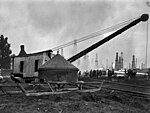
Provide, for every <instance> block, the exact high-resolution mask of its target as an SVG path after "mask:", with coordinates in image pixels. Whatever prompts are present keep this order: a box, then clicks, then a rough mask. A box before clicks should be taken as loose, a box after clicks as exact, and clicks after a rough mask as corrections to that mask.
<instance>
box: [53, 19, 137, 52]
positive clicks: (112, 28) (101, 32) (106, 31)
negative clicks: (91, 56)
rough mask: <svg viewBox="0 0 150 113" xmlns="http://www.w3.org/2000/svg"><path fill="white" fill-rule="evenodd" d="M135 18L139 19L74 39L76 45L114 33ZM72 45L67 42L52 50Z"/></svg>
mask: <svg viewBox="0 0 150 113" xmlns="http://www.w3.org/2000/svg"><path fill="white" fill-rule="evenodd" d="M137 18H139V17H135V18H132V19H130V20H127V21H124V22H122V23H119V24H116V25H114V26H111V27H109V28H106V29H103V30H99V31H97V32H94V33H91V34H89V35H86V36H84V37H81V38H79V39H76V43H79V42H82V41H86V40H88V39H91V38H95V37H97V36H100V35H103V34H105V33H108V32H111V31H114V30H116V29H117V28H119V27H121V26H125V25H127V24H128V23H130V22H131V21H133V20H134V19H137ZM73 44H74V40H73V41H71V42H68V43H66V44H63V45H60V46H57V47H55V48H52V50H53V51H55V50H58V49H62V48H65V47H68V46H71V45H73Z"/></svg>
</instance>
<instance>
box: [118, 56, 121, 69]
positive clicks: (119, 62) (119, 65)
mask: <svg viewBox="0 0 150 113" xmlns="http://www.w3.org/2000/svg"><path fill="white" fill-rule="evenodd" d="M118 69H119V70H120V69H121V56H119V61H118Z"/></svg>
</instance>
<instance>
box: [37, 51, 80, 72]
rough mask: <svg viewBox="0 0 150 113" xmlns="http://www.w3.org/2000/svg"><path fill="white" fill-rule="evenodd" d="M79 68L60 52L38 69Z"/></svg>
mask: <svg viewBox="0 0 150 113" xmlns="http://www.w3.org/2000/svg"><path fill="white" fill-rule="evenodd" d="M47 69H48V70H79V69H78V68H77V67H75V66H74V65H73V64H71V63H70V62H69V61H67V60H66V59H65V58H64V57H63V56H61V55H60V54H56V55H55V56H54V57H53V58H52V59H50V60H49V61H47V62H46V63H45V64H43V65H42V66H41V67H40V68H39V70H47Z"/></svg>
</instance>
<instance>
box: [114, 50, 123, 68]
mask: <svg viewBox="0 0 150 113" xmlns="http://www.w3.org/2000/svg"><path fill="white" fill-rule="evenodd" d="M123 68H124V67H123V52H121V56H118V52H116V59H115V70H121V69H123Z"/></svg>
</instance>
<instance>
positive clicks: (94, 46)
mask: <svg viewBox="0 0 150 113" xmlns="http://www.w3.org/2000/svg"><path fill="white" fill-rule="evenodd" d="M148 18H149V15H148V14H142V15H141V17H140V18H138V19H136V20H134V21H132V22H131V23H129V24H128V25H126V26H124V27H123V28H121V29H119V30H117V31H116V32H114V33H112V34H111V35H109V36H107V37H105V38H104V39H102V40H100V41H99V42H97V43H95V44H93V45H92V46H90V47H88V48H86V49H85V50H83V51H81V52H79V53H77V54H76V55H74V56H72V57H71V58H69V59H68V61H69V62H74V61H75V60H77V59H79V58H80V57H82V56H84V55H85V54H87V53H89V52H91V51H92V50H94V49H96V48H97V47H99V46H101V45H103V44H104V43H106V42H108V41H109V40H111V39H113V38H114V37H116V36H117V35H119V34H121V33H122V32H124V31H126V30H128V29H129V28H131V27H133V26H135V25H136V24H138V23H139V22H141V21H143V22H145V21H147V20H148Z"/></svg>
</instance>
